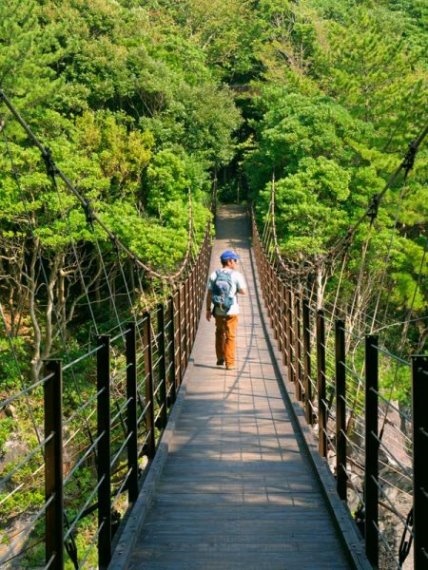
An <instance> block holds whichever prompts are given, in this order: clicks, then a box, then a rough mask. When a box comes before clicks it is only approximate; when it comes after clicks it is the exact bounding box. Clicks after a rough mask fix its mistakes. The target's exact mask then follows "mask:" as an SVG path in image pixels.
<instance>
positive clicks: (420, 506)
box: [412, 356, 428, 570]
mask: <svg viewBox="0 0 428 570" xmlns="http://www.w3.org/2000/svg"><path fill="white" fill-rule="evenodd" d="M412 400H413V414H412V416H413V533H414V565H413V567H414V568H415V570H422V569H423V568H428V532H427V529H428V462H427V456H428V413H427V404H428V356H413V358H412Z"/></svg>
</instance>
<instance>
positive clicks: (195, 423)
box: [109, 207, 366, 570]
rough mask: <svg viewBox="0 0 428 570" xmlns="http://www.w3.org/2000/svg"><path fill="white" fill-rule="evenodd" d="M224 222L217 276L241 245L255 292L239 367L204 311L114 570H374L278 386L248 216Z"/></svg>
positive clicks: (236, 214)
mask: <svg viewBox="0 0 428 570" xmlns="http://www.w3.org/2000/svg"><path fill="white" fill-rule="evenodd" d="M219 219H220V224H219V228H218V231H217V239H216V241H215V243H214V249H213V257H212V268H214V267H217V266H218V257H219V254H220V252H221V251H222V250H224V249H226V248H230V247H233V248H234V249H236V250H237V251H238V253H239V254H240V257H241V262H240V264H239V265H240V267H239V269H240V270H241V271H242V272H243V273H244V275H245V278H246V281H247V285H248V295H247V296H246V297H241V298H240V307H241V316H240V322H239V326H238V352H237V357H238V359H237V369H236V370H234V371H226V370H225V369H224V368H222V367H218V366H216V362H215V360H216V359H215V353H214V323H213V322H210V323H208V322H207V321H206V320H205V318H204V316H205V315H204V313H203V319H202V320H201V323H200V326H199V329H198V334H197V338H196V342H195V346H194V349H193V352H192V355H191V359H190V363H189V367H188V369H187V371H186V374H185V378H184V382H183V385H182V388H181V389H180V392H179V397H178V399H177V403H176V406H175V408H174V410H173V413H172V415H171V419H170V422H169V425H168V428H167V431H166V433H165V436H164V438H163V441H162V443H161V446H160V449H159V453H158V455H157V457H156V458H155V460H154V463H153V465H152V469H151V472H150V475H149V476H148V478H147V480H146V482H145V485H144V488H143V490H142V493H141V495H140V498H139V500H138V502H137V504H136V507H135V508H134V511H133V513H132V515H131V517H130V520H129V521H128V525H127V527H126V529H125V531H124V532H123V534H122V536H121V537H120V540H119V543H118V546H117V548H116V551H115V555H114V557H113V560H112V563H111V565H110V567H109V568H111V569H112V570H120V569H125V568H128V569H130V570H131V569H132V570H137V569H138V570H139V569H143V568H144V569H148V570H160V569H165V570H166V569H171V570H172V569H174V570H181V569H183V570H184V569H185V570H209V569H216V570H219V569H221V570H223V569H226V570H227V569H231V570H233V569H236V570H238V569H245V570H262V569H266V570H275V569H278V570H284V569H287V570H293V569H299V570H301V569H305V568H306V569H311V570H318V569H323V568H329V569H342V568H343V569H345V568H353V567H355V566H356V567H366V566H365V564H364V562H363V563H362V565H361V566H360V565H359V564H358V558H359V556H360V554H361V553H359V551H358V548H359V547H357V549H356V551H357V555H355V552H354V555H352V552H351V555H349V549H348V548H346V547H345V545H344V542H345V541H344V540H343V532H342V533H341V532H340V531H339V530H338V525H337V522H335V519H334V517H332V515H331V508H330V506H329V505H331V502H332V501H333V503H334V499H332V497H330V499H331V501H330V502H329V500H327V499H328V495H329V490H328V489H327V499H326V493H325V490H324V492H323V490H322V487H323V486H322V484H321V482H320V479H319V477H318V476H317V475H316V471H315V469H314V465H313V460H312V458H311V452H310V450H308V448H307V446H306V444H305V442H304V438H303V437H302V433H301V429H300V428H299V421H298V420H296V417H295V409H296V405H293V404H292V403H291V402H290V401H288V399H287V398H284V394H283V389H282V388H281V386H280V382H279V381H278V366H277V364H276V359H275V355H274V352H273V351H272V349H271V347H270V345H269V342H268V338H267V336H266V334H265V330H264V326H263V322H262V316H261V314H260V310H259V304H258V300H257V297H256V294H255V291H256V289H255V283H256V279H257V276H256V275H255V273H254V267H253V264H252V259H251V249H250V242H249V237H248V236H249V230H248V227H247V221H246V218H245V214H244V213H243V211H242V210H240V209H238V208H237V207H236V208H234V207H228V208H226V209H222V210H220V212H219ZM332 494H334V490H333V491H332ZM339 509H340V505H339ZM340 518H341V519H342V526H343V528H342V531H343V529H345V534H346V532H347V530H346V529H348V530H349V529H350V527H348V526H347V525H348V522H349V521H348V522H346V521H344V520H343V519H344V518H346V515H344V514H343V512H342V513H341V514H339V519H340ZM339 526H340V524H339ZM351 526H352V525H351ZM352 533H353V530H352V529H350V530H349V536H348V537H347V538H348V542H349V539H350V540H351V541H353V540H354V539H355V537H354V536H353V534H352ZM341 534H342V536H341ZM354 546H355V540H354ZM350 550H351V551H352V548H351V549H350ZM360 558H361V560H363V559H364V557H363V556H361V557H360ZM355 560H357V563H355Z"/></svg>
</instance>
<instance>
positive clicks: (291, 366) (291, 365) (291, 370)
mask: <svg viewBox="0 0 428 570" xmlns="http://www.w3.org/2000/svg"><path fill="white" fill-rule="evenodd" d="M286 323H287V326H286V330H287V349H288V380H289V381H290V382H294V381H295V379H296V374H295V362H296V359H295V355H294V354H293V346H294V338H293V293H292V291H291V287H290V286H289V287H288V289H287V320H286Z"/></svg>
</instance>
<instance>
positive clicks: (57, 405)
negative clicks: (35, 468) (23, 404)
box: [44, 360, 64, 570]
mask: <svg viewBox="0 0 428 570" xmlns="http://www.w3.org/2000/svg"><path fill="white" fill-rule="evenodd" d="M45 371H46V376H47V380H46V382H45V384H44V410H45V439H46V444H45V498H46V504H47V507H46V518H45V532H46V534H45V536H46V539H45V540H46V542H45V548H46V565H47V566H48V567H49V568H52V569H54V570H62V569H63V568H64V548H63V542H64V492H63V471H62V469H63V466H62V446H63V441H62V440H63V436H62V364H61V361H60V360H48V361H46V362H45Z"/></svg>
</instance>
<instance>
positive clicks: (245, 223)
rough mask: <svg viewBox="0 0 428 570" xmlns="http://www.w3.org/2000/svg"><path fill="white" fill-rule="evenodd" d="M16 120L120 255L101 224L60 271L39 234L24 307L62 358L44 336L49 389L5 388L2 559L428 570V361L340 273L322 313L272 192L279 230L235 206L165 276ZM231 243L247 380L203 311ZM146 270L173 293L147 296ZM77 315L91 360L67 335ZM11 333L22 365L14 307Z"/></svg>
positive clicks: (40, 375)
mask: <svg viewBox="0 0 428 570" xmlns="http://www.w3.org/2000/svg"><path fill="white" fill-rule="evenodd" d="M3 99H4V100H5V102H6V103H7V104H8V105H9V107H10V109H11V111H14V109H13V106H12V105H11V104H10V102H9V101H8V100H7V98H5V96H4V95H3ZM14 115H15V117H16V119H17V120H18V122H20V123H21V126H22V127H23V128H24V129H25V131H26V133H27V136H28V137H29V138H30V139H33V142H34V144H35V145H36V146H37V147H38V148H39V150H40V152H41V155H42V157H43V159H44V162H45V164H46V167H47V171H48V174H49V176H50V177H51V179H52V183H53V188H54V189H55V191H58V184H57V183H58V181H61V182H62V183H63V184H64V185H65V186H66V187H67V189H68V191H70V192H71V193H72V194H74V196H75V198H76V199H77V201H78V202H79V203H80V205H81V206H82V209H83V211H84V212H85V217H86V223H87V224H88V225H90V226H97V225H98V226H99V227H101V228H102V229H103V230H104V234H105V235H106V236H107V238H106V239H107V242H108V244H110V247H108V248H107V249H106V245H105V243H102V244H101V238H100V237H99V235H98V234H97V233H96V232H94V233H93V234H92V240H93V241H92V242H91V244H90V246H86V247H84V246H82V244H80V243H76V242H75V241H73V240H70V243H69V244H67V246H68V247H67V250H66V252H64V250H61V251H60V252H59V254H58V258H53V259H49V263H48V262H47V259H46V257H44V253H43V251H42V248H41V247H40V244H39V242H38V241H37V240H34V242H33V243H31V244H30V245H31V247H30V248H29V252H31V255H28V256H27V257H26V258H24V261H23V263H25V264H27V265H26V271H25V276H26V283H25V285H26V287H25V296H26V297H25V299H26V300H28V298H29V295H30V293H29V292H31V291H34V292H35V293H37V294H38V295H39V297H41V299H42V301H43V303H42V305H43V307H44V309H45V319H46V330H47V331H48V332H49V331H51V332H50V333H49V334H47V338H48V340H52V339H51V337H52V335H53V331H55V335H56V346H61V347H62V351H61V354H62V357H61V358H52V352H53V346H54V343H53V342H52V343H51V344H50V345H48V342H47V341H46V342H45V344H43V343H40V345H39V347H38V349H37V350H38V352H37V353H35V354H34V355H33V358H32V360H31V377H32V382H31V383H28V382H27V383H24V382H23V383H22V386H21V389H19V390H18V389H15V390H9V391H8V392H7V395H5V396H4V395H3V393H2V400H1V403H0V413H1V414H2V418H3V419H5V420H6V421H7V422H9V423H8V425H9V426H10V432H11V433H13V437H11V438H9V440H8V441H7V445H6V446H5V448H4V452H3V456H2V458H1V460H0V475H1V480H0V493H1V495H0V501H1V515H0V524H1V527H0V533H1V535H0V537H1V540H0V564H1V567H2V568H3V567H4V568H31V567H33V568H46V569H48V568H55V569H63V568H76V569H77V568H96V567H98V568H100V569H107V568H110V569H111V570H119V569H126V568H129V569H137V568H152V569H158V568H159V569H160V568H163V569H167V568H171V569H179V568H183V569H192V568H195V569H196V568H204V569H205V568H208V569H209V568H214V567H216V568H218V567H221V568H231V569H234V568H236V569H239V568H244V567H245V568H249V569H251V568H254V569H261V568H269V569H273V568H278V569H285V568H287V569H293V568H308V569H309V568H317V569H318V568H370V567H378V568H411V567H413V568H416V569H417V570H422V569H424V568H428V555H427V553H428V536H427V533H426V528H428V501H427V491H426V489H428V469H427V463H426V459H425V458H426V454H427V452H428V435H427V434H428V424H427V415H426V413H425V409H426V405H427V404H428V390H427V382H426V378H427V374H428V369H427V360H428V359H427V357H426V356H424V355H422V356H421V355H415V356H413V357H412V359H411V361H408V360H405V359H403V358H400V357H398V356H396V355H394V354H393V353H392V352H391V351H389V350H388V347H387V346H385V345H384V344H383V343H382V338H381V335H379V334H377V332H376V331H375V330H374V329H375V328H376V327H374V326H373V321H370V322H369V323H367V322H366V321H365V319H366V316H365V315H362V314H361V313H359V316H358V322H357V324H356V322H355V320H353V321H350V320H349V319H348V318H347V313H346V310H345V308H344V307H343V306H341V305H340V282H339V285H338V289H337V293H336V296H335V301H334V303H325V304H324V303H323V302H322V301H323V296H322V295H321V294H320V291H319V282H318V281H317V279H316V278H315V279H309V277H308V276H309V273H308V271H307V269H308V267H306V266H303V267H294V266H293V265H289V264H286V263H285V262H284V261H283V259H282V258H281V256H280V253H279V249H278V246H277V239H276V234H275V205H274V192H273V193H272V200H271V211H270V215H269V216H268V217H267V223H266V225H265V227H264V228H263V230H262V232H259V230H258V228H257V226H256V224H255V221H254V218H253V216H252V214H251V212H247V211H246V210H245V209H244V208H242V207H239V206H228V207H221V208H219V209H218V210H217V212H216V215H215V221H216V224H215V225H216V234H215V238H214V237H213V236H212V234H211V231H210V228H207V232H206V234H205V237H204V240H203V243H202V245H201V246H200V247H199V249H196V248H195V247H194V227H193V225H192V216H191V215H189V232H188V243H189V247H188V251H187V254H186V257H185V260H184V263H183V265H182V266H181V267H180V268H179V270H178V271H177V272H176V273H175V274H174V275H172V276H169V278H168V280H167V281H168V283H167V284H166V283H164V282H163V280H164V276H163V275H162V274H161V273H159V272H154V271H153V270H152V269H151V268H150V267H148V266H147V265H146V264H144V263H143V262H142V261H141V260H140V259H139V258H138V257H137V256H136V255H135V254H134V253H132V252H131V251H130V250H128V249H127V248H126V247H125V246H124V245H123V243H122V241H121V240H120V239H119V238H118V237H117V236H116V235H115V234H113V233H112V232H111V231H110V230H109V229H108V227H107V225H106V223H105V222H104V221H103V219H102V218H101V217H100V216H99V215H98V214H97V213H96V212H95V211H94V210H93V208H92V206H91V204H90V202H89V201H88V200H87V199H86V198H85V196H83V195H82V194H80V193H79V192H78V191H77V190H76V189H75V187H74V186H73V184H72V183H71V181H70V180H69V179H68V177H67V176H65V175H64V174H63V173H62V171H61V170H60V169H59V168H58V167H57V166H56V164H55V163H54V162H53V159H52V156H51V154H50V152H49V150H48V149H47V148H45V147H44V146H43V145H41V144H40V143H39V142H38V141H37V139H35V138H34V135H33V134H32V133H31V130H30V129H29V127H28V125H26V123H25V121H24V120H23V119H22V118H21V117H20V116H19V114H18V113H16V112H14ZM18 186H19V185H18ZM215 204H216V200H215V199H214V201H213V208H214V210H215ZM377 205H378V204H376V207H377ZM373 207H374V206H373V205H372V207H371V211H373ZM68 213H69V212H68V211H65V212H64V220H65V222H64V224H65V225H64V227H67V225H66V224H67V223H68V222H67V215H68ZM30 234H31V232H30ZM351 238H352V232H350V234H349V235H348V239H351ZM29 239H31V238H29ZM100 244H101V245H102V246H103V247H101V245H100ZM342 245H343V244H342ZM345 245H346V244H345ZM226 248H233V249H235V250H236V251H237V252H238V253H239V255H240V258H241V267H240V269H241V271H242V272H243V273H244V275H245V278H246V281H247V283H248V295H247V296H246V297H244V298H243V299H240V304H241V316H240V322H239V325H238V354H237V364H238V365H237V367H236V369H235V370H233V371H227V370H225V369H223V368H222V367H219V366H216V362H215V351H214V330H213V325H212V323H208V322H206V321H205V320H204V319H203V318H201V312H202V308H203V306H204V297H205V292H206V283H207V276H208V273H209V271H210V269H213V268H214V267H216V266H217V262H218V256H219V253H220V251H222V250H223V249H226ZM339 249H340V248H339ZM339 249H335V250H334V251H332V253H331V256H332V258H334V259H336V257H337V256H338V254H339ZM106 251H107V255H106ZM15 255H16V256H17V255H18V252H15ZM31 256H33V257H31ZM106 257H108V260H109V265H108V267H107V259H106ZM85 262H86V263H85ZM4 263H6V262H4ZM6 265H7V268H8V270H9V272H10V279H11V280H16V279H17V274H16V272H15V270H14V266H13V263H12V262H10V264H9V265H8V264H7V263H6ZM60 267H67V272H65V271H63V272H61V271H60V270H59V268H60ZM21 269H22V268H20V270H21ZM310 269H313V268H310ZM149 278H150V279H152V280H155V281H156V280H157V284H158V291H159V290H162V287H163V286H166V285H168V287H169V289H168V290H169V294H168V295H165V294H162V295H159V299H158V298H157V296H156V295H157V293H156V292H153V293H152V294H151V295H150V298H149V297H148V295H146V294H145V293H144V291H147V282H148V279H149ZM40 283H42V284H43V285H42V286H41V285H40ZM40 290H43V294H42V295H41V294H40ZM68 291H70V292H71V291H72V292H73V294H74V295H73V298H74V299H77V301H76V302H75V303H73V304H71V305H69V304H67V292H68ZM76 291H79V294H76ZM55 296H56V297H57V298H58V299H60V300H61V299H63V304H61V303H55V302H54V298H55ZM22 302H24V301H22ZM26 302H28V301H26ZM16 303H17V304H19V303H18V301H16ZM29 304H30V306H31V303H29ZM77 305H78V306H77ZM79 311H80V315H82V314H85V315H86V316H87V318H88V321H87V322H86V321H82V324H81V328H82V332H81V336H82V338H84V337H85V335H86V340H87V350H86V352H84V354H82V353H81V352H80V353H79V354H78V356H76V355H75V352H74V351H73V346H71V345H70V342H69V339H68V336H67V329H66V326H65V325H66V324H67V323H68V322H71V320H72V317H73V314H74V312H79ZM99 315H102V316H103V317H104V322H105V321H106V319H105V317H106V315H108V316H109V319H107V321H108V322H109V326H108V328H106V329H102V328H101V327H100V325H99V324H98V323H99V320H98V316H99ZM202 317H203V315H202ZM34 322H35V324H36V325H37V317H36V314H35V312H34ZM54 324H55V326H54ZM2 326H3V329H4V333H5V337H7V338H8V340H9V350H10V354H11V355H12V356H13V361H14V363H15V365H16V367H17V369H18V370H19V369H20V367H21V366H22V354H21V353H20V352H19V346H17V345H16V343H15V342H14V338H15V336H14V334H12V333H13V332H14V331H15V332H16V331H18V332H20V331H21V332H22V330H23V328H24V326H23V325H22V323H17V320H16V316H15V317H14V315H13V314H12V312H8V311H6V310H5V309H4V307H3V306H2ZM50 326H51V329H50V328H49V327H50ZM35 328H36V329H37V327H35ZM378 329H379V330H381V329H380V327H378ZM367 330H368V333H367V332H365V331H367ZM387 363H392V364H387ZM387 366H393V367H395V368H396V374H397V375H400V376H406V377H407V378H408V384H409V386H411V387H412V409H411V410H410V411H409V410H407V411H406V410H403V409H401V408H400V407H399V406H398V405H397V404H396V402H394V400H393V399H392V398H391V393H390V392H389V390H388V387H387V388H383V387H382V385H381V382H380V374H381V372H382V370H384V369H385V367H387ZM22 376H23V377H24V374H22ZM5 394H6V392H5ZM24 410H25V411H26V417H28V418H29V419H28V420H27V421H26V423H22V425H21V423H20V421H19V418H20V417H21V415H22V414H23V411H24ZM12 424H13V428H12Z"/></svg>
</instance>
